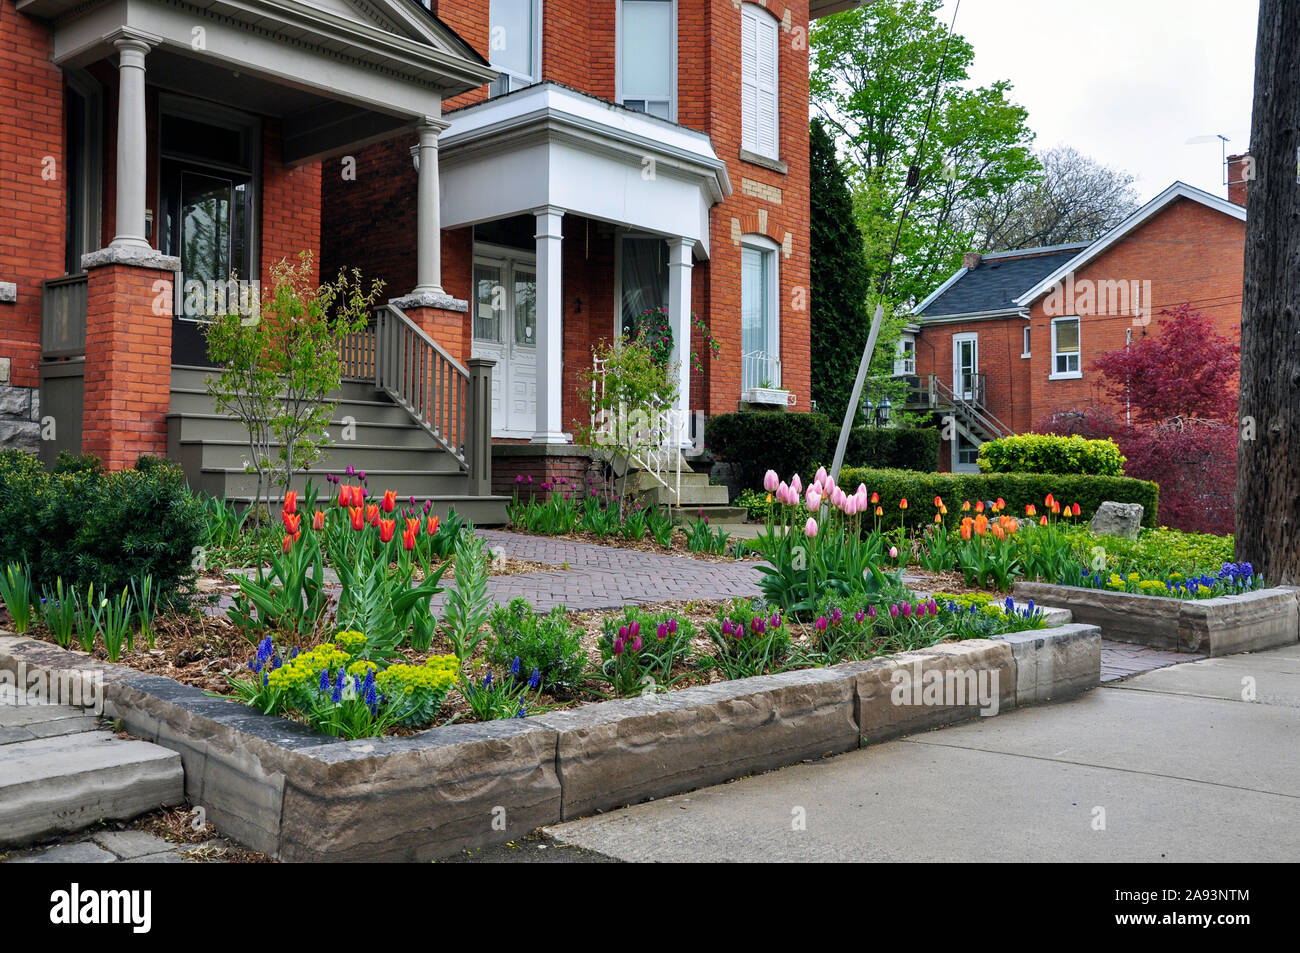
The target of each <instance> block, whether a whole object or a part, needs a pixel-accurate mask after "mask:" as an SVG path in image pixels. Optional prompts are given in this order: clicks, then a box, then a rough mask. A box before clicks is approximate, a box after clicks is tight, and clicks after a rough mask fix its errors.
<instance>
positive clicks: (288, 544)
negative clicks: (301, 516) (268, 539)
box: [280, 533, 293, 553]
mask: <svg viewBox="0 0 1300 953" xmlns="http://www.w3.org/2000/svg"><path fill="white" fill-rule="evenodd" d="M280 548H281V549H282V550H284V552H286V553H287V552H289V550H291V549H293V537H292V536H290V535H288V534H287V533H286V534H285V537H284V543H283V544H282V545H281V547H280Z"/></svg>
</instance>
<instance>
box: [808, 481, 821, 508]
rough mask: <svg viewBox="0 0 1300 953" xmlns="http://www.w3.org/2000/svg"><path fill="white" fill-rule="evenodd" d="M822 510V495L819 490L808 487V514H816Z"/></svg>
mask: <svg viewBox="0 0 1300 953" xmlns="http://www.w3.org/2000/svg"><path fill="white" fill-rule="evenodd" d="M821 508H822V495H821V494H820V493H818V492H817V488H816V487H813V486H810V487H808V512H809V513H816V512H817V511H818V510H820V509H821Z"/></svg>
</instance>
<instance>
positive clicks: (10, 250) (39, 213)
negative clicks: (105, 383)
mask: <svg viewBox="0 0 1300 953" xmlns="http://www.w3.org/2000/svg"><path fill="white" fill-rule="evenodd" d="M47 156H48V157H50V158H51V159H52V160H53V165H49V164H47V163H46V161H45V160H46V157H47ZM0 168H3V169H4V170H5V174H4V175H3V176H0V223H3V224H0V281H9V282H14V283H15V284H17V286H18V301H17V303H16V304H0V357H5V358H9V359H10V360H11V361H12V365H11V368H10V373H11V375H12V377H11V383H13V384H15V385H18V386H22V387H36V386H37V385H38V384H39V383H40V382H39V379H38V374H37V362H38V361H39V360H40V339H41V282H42V281H43V280H45V279H46V278H57V277H59V276H60V275H62V274H63V272H64V268H63V264H64V222H65V220H66V215H67V212H66V192H65V189H66V182H65V180H64V177H63V169H64V154H63V78H62V75H61V74H60V72H59V70H58V69H57V68H56V67H55V66H54V65H53V64H51V63H50V34H49V30H48V29H47V28H46V27H45V26H43V25H42V24H40V23H38V22H37V21H35V20H32V19H31V18H30V17H27V16H24V15H21V14H19V13H18V12H17V11H15V9H14V4H13V0H0ZM47 169H48V170H49V172H48V173H46V172H45V170H47ZM43 173H45V174H49V175H52V176H53V177H52V178H46V177H45V174H43Z"/></svg>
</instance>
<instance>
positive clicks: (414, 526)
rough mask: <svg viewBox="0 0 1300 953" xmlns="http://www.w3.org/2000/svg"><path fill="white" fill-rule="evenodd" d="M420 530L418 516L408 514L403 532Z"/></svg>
mask: <svg viewBox="0 0 1300 953" xmlns="http://www.w3.org/2000/svg"><path fill="white" fill-rule="evenodd" d="M419 531H420V518H419V517H418V516H408V517H407V518H406V529H404V530H402V532H404V533H418V532H419Z"/></svg>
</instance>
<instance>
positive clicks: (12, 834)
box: [0, 706, 185, 847]
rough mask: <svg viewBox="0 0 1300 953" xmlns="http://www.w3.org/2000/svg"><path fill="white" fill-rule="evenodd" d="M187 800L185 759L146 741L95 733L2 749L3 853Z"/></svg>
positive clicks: (64, 716) (0, 812) (0, 810)
mask: <svg viewBox="0 0 1300 953" xmlns="http://www.w3.org/2000/svg"><path fill="white" fill-rule="evenodd" d="M27 707H28V706H17V707H16V708H13V709H11V711H22V710H23V709H24V708H27ZM51 707H52V708H53V706H51ZM28 710H29V711H31V710H34V708H31V709H28ZM50 717H51V718H53V719H54V721H55V722H57V721H65V720H66V719H67V717H68V716H67V714H66V712H64V713H62V717H59V716H56V715H51V716H50ZM51 723H52V722H45V724H51ZM184 794H185V792H184V773H183V771H182V768H181V759H180V755H179V754H177V753H176V752H175V751H169V750H167V749H166V748H160V747H159V746H158V745H155V744H150V743H149V742H146V741H133V740H128V739H121V738H118V737H117V736H116V735H114V734H112V733H111V732H108V731H102V730H94V731H78V732H72V733H65V734H55V735H52V736H50V737H35V738H32V739H30V740H16V741H11V742H9V743H8V744H0V847H12V846H16V845H20V844H26V843H30V842H32V841H35V840H39V839H42V838H45V837H50V836H53V835H57V834H66V833H69V832H72V831H77V830H81V829H82V828H85V827H89V826H90V825H92V824H96V823H98V822H99V821H101V820H128V819H130V818H132V817H136V816H138V815H140V814H144V813H146V812H148V811H153V810H157V809H158V808H159V807H163V806H166V805H172V804H179V803H180V802H181V801H182V800H183V799H184Z"/></svg>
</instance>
